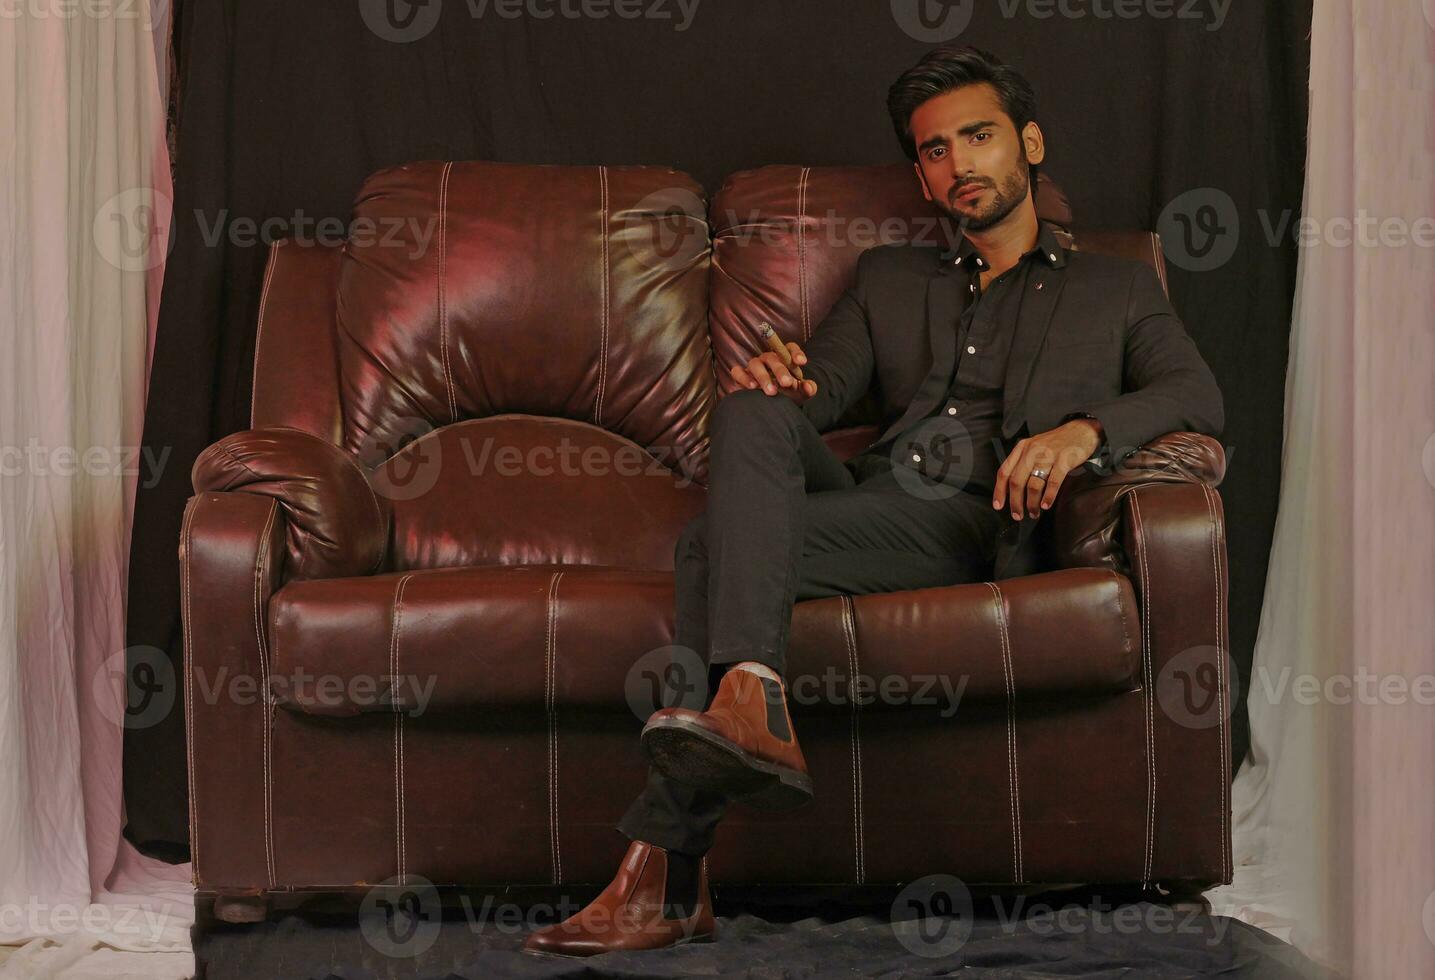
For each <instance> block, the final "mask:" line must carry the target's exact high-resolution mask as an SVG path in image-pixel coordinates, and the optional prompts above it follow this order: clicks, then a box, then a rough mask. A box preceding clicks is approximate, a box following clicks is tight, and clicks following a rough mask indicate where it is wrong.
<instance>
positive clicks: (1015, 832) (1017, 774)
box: [986, 582, 1025, 882]
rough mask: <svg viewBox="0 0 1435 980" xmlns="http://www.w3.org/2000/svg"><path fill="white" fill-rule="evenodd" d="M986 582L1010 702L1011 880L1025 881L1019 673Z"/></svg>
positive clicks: (999, 607)
mask: <svg viewBox="0 0 1435 980" xmlns="http://www.w3.org/2000/svg"><path fill="white" fill-rule="evenodd" d="M986 585H987V588H989V589H991V590H992V597H993V598H994V599H995V600H996V611H997V635H998V636H999V637H1000V638H1001V650H1002V679H1003V680H1004V681H1005V682H1006V701H1007V709H1006V710H1007V723H1006V726H1007V727H1006V737H1007V780H1008V783H1007V785H1008V790H1007V795H1008V797H1009V800H1010V802H1011V828H1012V837H1011V845H1012V852H1011V853H1012V880H1013V881H1016V882H1020V881H1022V880H1024V878H1023V875H1024V874H1025V869H1024V867H1023V863H1024V862H1023V859H1022V851H1023V849H1024V845H1023V843H1022V836H1021V769H1020V767H1019V766H1018V764H1017V758H1016V675H1015V672H1014V671H1013V669H1012V662H1011V637H1010V634H1009V633H1008V629H1007V621H1006V605H1005V603H1004V602H1003V600H1002V592H1001V589H1000V588H998V586H997V585H996V583H995V582H988V583H986Z"/></svg>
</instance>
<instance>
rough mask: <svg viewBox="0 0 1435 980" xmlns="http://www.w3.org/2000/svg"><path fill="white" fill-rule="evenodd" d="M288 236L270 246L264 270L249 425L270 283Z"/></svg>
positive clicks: (251, 379)
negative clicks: (280, 249) (267, 266)
mask: <svg viewBox="0 0 1435 980" xmlns="http://www.w3.org/2000/svg"><path fill="white" fill-rule="evenodd" d="M286 241H288V239H287V238H281V239H279V240H278V241H276V242H275V243H274V244H272V245H270V246H269V268H267V269H265V270H264V288H263V289H261V290H260V292H259V325H258V326H256V327H255V328H254V364H253V365H252V366H253V369H254V376H253V377H251V378H250V379H249V427H250V428H251V429H253V428H256V426H255V424H254V401H255V397H256V396H257V395H258V394H259V351H260V350H262V349H263V344H264V311H265V310H266V309H268V307H269V284H270V283H272V282H273V281H274V266H276V265H278V260H279V255H278V250H279V247H280V246H281V245H283V244H284V243H285V242H286Z"/></svg>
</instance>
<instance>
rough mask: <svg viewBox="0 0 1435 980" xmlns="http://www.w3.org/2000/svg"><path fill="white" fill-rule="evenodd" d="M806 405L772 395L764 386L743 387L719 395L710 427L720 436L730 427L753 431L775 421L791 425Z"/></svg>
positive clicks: (715, 437)
mask: <svg viewBox="0 0 1435 980" xmlns="http://www.w3.org/2000/svg"><path fill="white" fill-rule="evenodd" d="M794 414H796V415H801V414H802V409H801V408H800V407H799V406H798V404H797V403H796V402H794V401H793V400H792V399H790V398H788V397H787V396H786V395H769V394H766V393H764V392H763V390H762V389H761V388H739V389H738V390H737V391H734V392H732V393H731V394H728V395H724V396H722V397H721V398H719V399H718V403H717V406H716V407H715V408H714V409H713V415H712V420H711V424H710V430H711V433H712V437H713V438H714V439H717V438H718V436H719V433H722V432H728V431H743V432H749V431H753V430H754V429H757V430H761V429H763V428H766V427H770V426H773V425H788V424H790V423H791V421H792V418H793V415H794Z"/></svg>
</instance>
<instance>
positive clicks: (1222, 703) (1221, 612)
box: [1201, 484, 1231, 878]
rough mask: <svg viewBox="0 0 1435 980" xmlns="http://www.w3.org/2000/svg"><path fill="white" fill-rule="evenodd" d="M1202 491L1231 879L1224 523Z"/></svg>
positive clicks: (1209, 492)
mask: <svg viewBox="0 0 1435 980" xmlns="http://www.w3.org/2000/svg"><path fill="white" fill-rule="evenodd" d="M1201 493H1202V495H1203V496H1204V497H1205V498H1206V511H1207V513H1209V514H1210V515H1211V571H1212V572H1213V573H1214V577H1215V583H1216V685H1217V687H1216V696H1217V697H1218V698H1219V701H1218V704H1217V708H1218V710H1219V711H1220V712H1221V717H1220V722H1219V723H1220V726H1221V728H1220V736H1219V737H1218V738H1217V740H1216V741H1217V743H1218V745H1219V751H1220V754H1221V758H1220V771H1221V833H1222V835H1223V836H1222V838H1221V874H1222V876H1223V877H1227V878H1229V877H1230V876H1231V869H1230V867H1229V866H1228V865H1227V862H1226V852H1227V850H1228V848H1227V844H1226V842H1227V841H1229V840H1230V839H1231V829H1230V824H1229V821H1230V818H1231V804H1230V801H1229V800H1228V799H1227V794H1228V793H1229V792H1230V785H1231V773H1230V765H1231V748H1230V743H1229V742H1228V741H1227V739H1228V738H1229V737H1230V729H1229V727H1228V726H1227V724H1226V721H1227V719H1228V718H1229V717H1230V707H1229V706H1228V705H1227V704H1226V649H1225V647H1224V646H1222V645H1221V639H1222V637H1224V636H1225V633H1226V630H1225V623H1224V619H1225V616H1226V609H1225V603H1224V602H1223V601H1222V599H1221V594H1222V593H1223V592H1224V591H1225V589H1224V587H1223V582H1222V578H1221V561H1220V555H1219V553H1218V552H1217V550H1216V541H1217V539H1218V538H1219V536H1220V528H1221V522H1220V516H1219V512H1218V511H1217V510H1216V503H1215V501H1214V500H1213V499H1212V497H1213V495H1214V491H1213V490H1212V489H1211V488H1210V487H1208V486H1206V485H1205V484H1201Z"/></svg>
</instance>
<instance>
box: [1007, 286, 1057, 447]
mask: <svg viewBox="0 0 1435 980" xmlns="http://www.w3.org/2000/svg"><path fill="white" fill-rule="evenodd" d="M1064 282H1065V279H1064V277H1063V276H1062V275H1061V271H1060V270H1059V269H1053V268H1051V267H1050V266H1048V265H1046V263H1044V262H1038V263H1036V264H1035V266H1033V268H1032V270H1031V275H1030V276H1029V277H1028V278H1027V282H1026V295H1025V296H1023V297H1022V299H1021V312H1020V313H1019V314H1018V315H1017V323H1016V333H1015V334H1014V335H1013V336H1012V343H1011V352H1010V353H1009V354H1008V356H1007V366H1006V375H1005V377H1004V379H1003V381H1002V437H1003V438H1006V439H1011V438H1012V437H1013V436H1015V435H1016V433H1017V431H1018V430H1019V429H1020V428H1021V426H1022V423H1023V422H1024V421H1026V413H1025V411H1024V409H1025V401H1026V389H1027V385H1028V384H1029V383H1030V381H1031V372H1032V368H1033V366H1034V365H1035V364H1036V356H1037V353H1038V352H1039V351H1040V350H1041V344H1042V341H1043V340H1045V339H1046V331H1047V328H1048V327H1050V326H1051V316H1052V314H1053V313H1054V312H1055V311H1056V300H1057V297H1058V296H1060V295H1061V288H1062V285H1063V284H1064Z"/></svg>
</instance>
